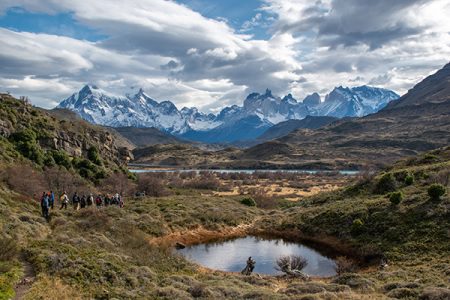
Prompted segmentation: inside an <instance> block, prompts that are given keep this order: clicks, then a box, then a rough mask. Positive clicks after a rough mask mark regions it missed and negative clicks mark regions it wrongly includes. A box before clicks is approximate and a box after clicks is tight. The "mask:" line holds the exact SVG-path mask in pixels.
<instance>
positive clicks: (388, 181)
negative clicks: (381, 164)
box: [375, 173, 397, 194]
mask: <svg viewBox="0 0 450 300" xmlns="http://www.w3.org/2000/svg"><path fill="white" fill-rule="evenodd" d="M396 189H397V185H396V181H395V178H394V175H392V173H386V174H384V175H383V176H381V178H380V179H379V180H378V182H377V185H376V187H375V192H376V193H378V194H385V193H389V192H394V191H395V190H396Z"/></svg>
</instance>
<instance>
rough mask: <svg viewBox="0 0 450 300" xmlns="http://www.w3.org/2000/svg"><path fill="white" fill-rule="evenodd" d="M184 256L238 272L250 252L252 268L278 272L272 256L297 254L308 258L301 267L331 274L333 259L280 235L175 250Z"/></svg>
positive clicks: (208, 266) (260, 270) (213, 267)
mask: <svg viewBox="0 0 450 300" xmlns="http://www.w3.org/2000/svg"><path fill="white" fill-rule="evenodd" d="M177 251H178V252H179V253H181V254H183V255H184V256H185V257H186V258H187V259H189V260H191V261H194V262H196V263H198V264H200V265H202V266H205V267H207V268H210V269H214V270H221V271H227V272H240V271H242V269H244V267H245V265H246V261H247V258H248V257H249V256H251V257H252V258H253V259H254V260H255V261H256V266H255V270H254V272H256V273H260V274H272V275H277V274H281V273H280V272H279V271H277V270H276V269H275V266H276V260H277V259H278V258H279V257H280V256H282V255H300V256H302V257H303V258H305V259H306V260H307V261H308V265H307V266H306V268H305V269H304V270H303V272H304V273H306V274H308V275H312V276H323V277H325V276H333V275H335V274H336V272H335V270H334V267H335V263H334V261H333V260H332V259H331V258H328V257H325V256H323V255H322V254H320V253H319V252H318V251H316V250H314V249H312V248H310V247H308V246H305V245H302V244H299V243H292V242H286V241H284V240H282V239H270V240H267V239H261V238H258V237H254V236H247V237H244V238H238V239H234V240H228V241H225V242H220V243H209V244H199V245H194V246H188V247H186V248H185V249H180V250H177Z"/></svg>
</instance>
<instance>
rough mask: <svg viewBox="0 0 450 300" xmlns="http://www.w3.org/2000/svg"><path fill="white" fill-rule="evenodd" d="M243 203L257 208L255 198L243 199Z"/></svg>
mask: <svg viewBox="0 0 450 300" xmlns="http://www.w3.org/2000/svg"><path fill="white" fill-rule="evenodd" d="M241 203H242V204H244V205H247V206H256V202H255V200H253V198H250V197H248V198H244V199H242V200H241Z"/></svg>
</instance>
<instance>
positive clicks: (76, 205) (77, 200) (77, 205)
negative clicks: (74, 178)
mask: <svg viewBox="0 0 450 300" xmlns="http://www.w3.org/2000/svg"><path fill="white" fill-rule="evenodd" d="M72 204H73V209H75V210H79V209H80V197H78V194H77V192H75V194H73V197H72Z"/></svg>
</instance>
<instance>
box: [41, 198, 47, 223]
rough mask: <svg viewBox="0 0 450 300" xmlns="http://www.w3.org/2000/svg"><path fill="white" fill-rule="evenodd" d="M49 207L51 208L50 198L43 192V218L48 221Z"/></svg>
mask: <svg viewBox="0 0 450 300" xmlns="http://www.w3.org/2000/svg"><path fill="white" fill-rule="evenodd" d="M48 206H49V196H48V194H47V193H46V192H43V193H42V198H41V209H42V216H43V217H44V218H46V219H48Z"/></svg>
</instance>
